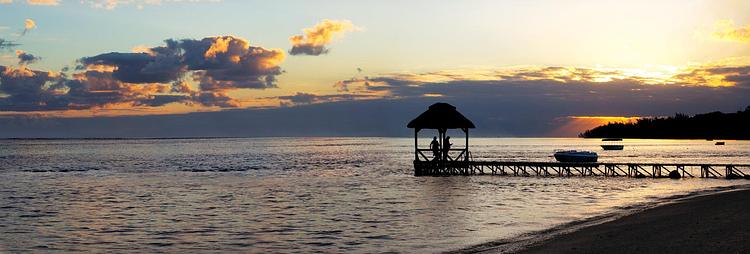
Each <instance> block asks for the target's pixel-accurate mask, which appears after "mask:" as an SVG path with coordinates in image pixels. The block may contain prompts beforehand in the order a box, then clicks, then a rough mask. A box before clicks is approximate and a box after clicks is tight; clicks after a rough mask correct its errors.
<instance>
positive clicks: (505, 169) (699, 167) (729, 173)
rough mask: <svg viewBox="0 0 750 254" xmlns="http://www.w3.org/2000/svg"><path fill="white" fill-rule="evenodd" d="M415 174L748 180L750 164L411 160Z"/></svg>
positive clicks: (749, 177)
mask: <svg viewBox="0 0 750 254" xmlns="http://www.w3.org/2000/svg"><path fill="white" fill-rule="evenodd" d="M414 175H416V176H447V175H504V176H556V177H570V176H604V177H617V176H623V177H635V178H646V177H649V178H664V177H671V178H693V177H700V178H727V179H739V178H744V179H750V164H701V163H612V162H598V163H570V162H514V161H458V160H456V161H421V160H417V161H414Z"/></svg>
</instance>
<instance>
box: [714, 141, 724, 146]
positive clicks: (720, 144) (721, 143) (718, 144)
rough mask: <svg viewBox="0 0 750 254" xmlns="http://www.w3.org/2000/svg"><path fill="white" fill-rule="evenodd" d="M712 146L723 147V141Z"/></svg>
mask: <svg viewBox="0 0 750 254" xmlns="http://www.w3.org/2000/svg"><path fill="white" fill-rule="evenodd" d="M714 145H717V146H723V145H724V141H719V142H716V144H714Z"/></svg>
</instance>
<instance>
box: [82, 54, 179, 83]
mask: <svg viewBox="0 0 750 254" xmlns="http://www.w3.org/2000/svg"><path fill="white" fill-rule="evenodd" d="M79 62H80V63H81V64H82V65H83V66H81V67H80V68H79V69H84V68H86V67H87V66H95V65H100V66H111V67H114V72H113V76H112V77H113V78H115V79H117V80H118V81H121V82H127V83H167V82H171V81H174V80H177V79H178V78H179V77H180V76H182V75H183V74H184V73H185V68H184V67H183V66H182V65H181V63H180V59H179V57H178V56H177V55H175V54H158V55H150V54H147V53H116V52H112V53H106V54H101V55H97V56H92V57H84V58H81V59H80V60H79Z"/></svg>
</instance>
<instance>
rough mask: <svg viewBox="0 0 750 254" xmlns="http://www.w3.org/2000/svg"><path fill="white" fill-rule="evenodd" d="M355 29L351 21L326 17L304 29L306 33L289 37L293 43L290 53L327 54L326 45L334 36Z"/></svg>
mask: <svg viewBox="0 0 750 254" xmlns="http://www.w3.org/2000/svg"><path fill="white" fill-rule="evenodd" d="M355 29H356V28H355V27H354V25H353V24H352V22H351V21H348V20H328V19H325V20H323V21H321V22H320V23H318V24H317V25H315V27H313V28H305V29H303V31H304V33H305V34H304V35H295V36H292V37H289V41H290V42H291V43H292V49H290V50H289V54H292V55H311V56H318V55H322V54H327V53H328V51H329V49H328V48H326V46H327V45H328V44H329V43H330V42H331V41H332V40H333V38H334V36H336V35H337V34H343V33H346V32H350V31H354V30H355Z"/></svg>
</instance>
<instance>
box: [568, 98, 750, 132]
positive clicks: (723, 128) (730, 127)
mask: <svg viewBox="0 0 750 254" xmlns="http://www.w3.org/2000/svg"><path fill="white" fill-rule="evenodd" d="M578 136H579V137H582V138H673V139H750V106H748V107H747V108H745V111H737V113H722V112H712V113H706V114H697V115H695V116H688V115H685V114H679V113H678V114H676V115H675V116H671V117H655V118H642V119H638V120H637V121H636V122H631V123H608V124H606V125H602V126H599V127H596V128H593V129H591V130H587V131H585V132H583V133H581V134H579V135H578Z"/></svg>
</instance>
